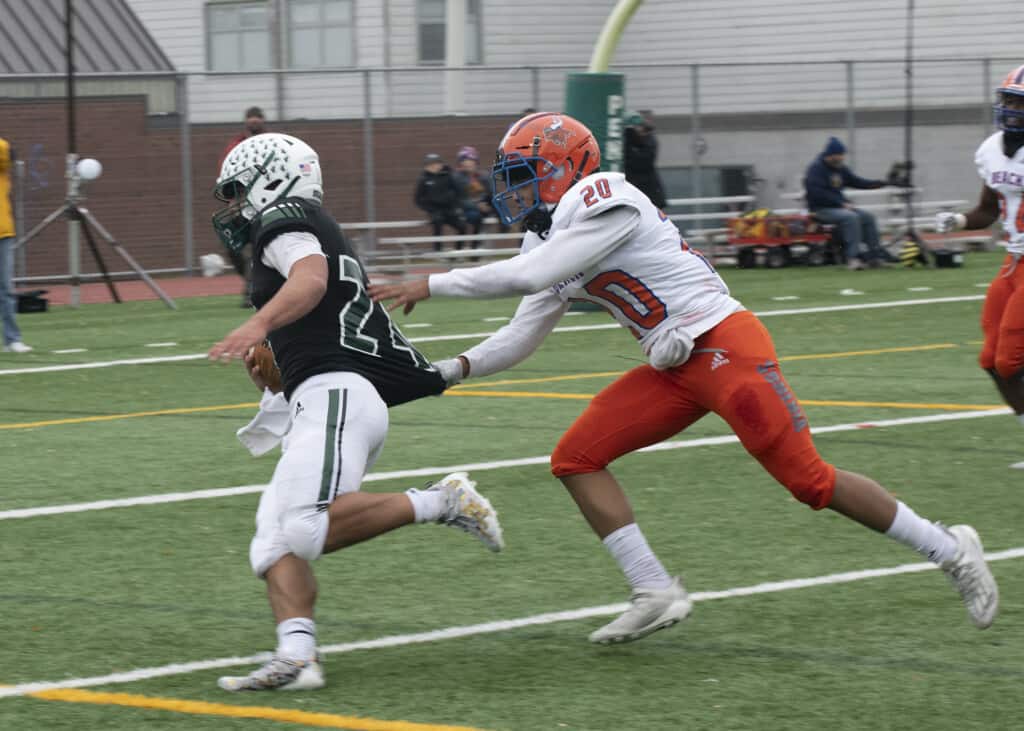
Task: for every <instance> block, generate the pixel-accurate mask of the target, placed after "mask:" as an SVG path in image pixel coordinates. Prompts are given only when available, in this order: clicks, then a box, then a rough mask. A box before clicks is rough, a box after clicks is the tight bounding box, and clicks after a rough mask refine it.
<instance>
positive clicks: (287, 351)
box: [251, 198, 445, 406]
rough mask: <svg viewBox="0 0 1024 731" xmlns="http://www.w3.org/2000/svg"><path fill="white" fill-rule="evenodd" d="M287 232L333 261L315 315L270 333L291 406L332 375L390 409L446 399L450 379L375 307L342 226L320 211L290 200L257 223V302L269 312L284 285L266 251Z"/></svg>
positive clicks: (264, 213)
mask: <svg viewBox="0 0 1024 731" xmlns="http://www.w3.org/2000/svg"><path fill="white" fill-rule="evenodd" d="M286 231H307V232H309V233H312V234H313V235H314V236H316V238H317V240H318V241H319V242H320V248H321V249H322V250H323V252H324V255H325V256H326V257H327V269H328V279H327V292H326V293H325V294H324V296H323V298H322V299H321V300H320V302H318V303H317V305H316V307H314V308H313V309H312V310H311V311H310V312H309V313H307V314H306V315H304V316H303V317H300V318H299V319H298V320H296V321H295V322H293V323H291V324H289V325H285V326H284V327H281V328H278V329H277V330H274V331H273V332H271V333H270V337H269V340H270V346H271V348H272V349H273V351H274V360H276V361H277V365H278V367H279V368H280V369H281V377H282V381H283V383H284V392H285V396H286V397H287V398H291V394H292V393H293V392H294V391H295V389H296V388H298V386H299V384H301V383H302V382H303V381H304V380H306V379H307V378H309V377H310V376H315V375H317V374H320V373H330V372H332V371H346V372H351V373H358V374H359V375H361V376H363V377H364V378H366V380H368V381H369V382H370V383H372V384H373V386H374V387H375V388H376V389H377V392H378V393H379V394H380V397H381V398H382V399H383V400H384V402H385V403H386V404H387V405H388V406H395V405H397V404H401V403H405V402H406V401H412V400H413V399H418V398H422V397H423V396H431V395H436V394H439V393H441V392H442V391H443V390H444V388H445V382H444V379H443V378H442V377H441V374H440V373H438V372H437V370H436V369H435V368H434V367H433V365H432V364H431V363H430V361H428V360H427V359H426V358H425V357H424V356H423V355H422V354H421V353H420V352H419V351H417V350H416V348H414V347H413V346H412V345H411V344H410V343H409V341H408V340H406V339H405V337H404V336H403V335H402V333H401V332H400V331H399V329H398V328H397V327H396V326H395V324H394V323H393V322H392V321H391V317H390V316H389V315H388V313H387V310H385V309H384V307H383V306H382V305H380V304H379V303H374V302H372V301H371V300H370V298H369V296H368V295H367V293H366V284H367V280H366V275H365V274H364V272H363V268H362V265H361V264H360V263H359V259H358V257H357V256H356V253H355V251H353V249H352V247H351V246H350V245H349V243H348V242H347V241H346V240H345V238H344V236H342V234H341V230H340V229H339V228H338V224H337V222H336V221H335V220H334V219H333V218H331V217H330V216H329V215H328V214H327V213H326V212H324V210H323V209H322V208H320V207H319V206H315V205H313V204H311V203H308V202H306V201H304V200H301V199H297V198H290V199H285V200H284V201H283V202H281V203H278V204H276V205H274V206H272V207H270V208H268V209H267V210H265V211H262V212H261V213H260V215H259V218H258V219H257V220H256V221H254V226H253V230H252V235H251V241H252V245H253V262H252V267H253V268H252V301H253V304H254V305H256V307H263V306H264V305H265V304H266V303H267V302H268V301H269V300H270V299H271V298H272V297H273V296H274V295H275V294H277V291H278V290H279V289H281V287H282V286H283V285H284V283H285V278H284V277H283V276H282V275H281V274H280V273H279V272H278V271H277V270H276V269H274V268H272V267H268V266H267V265H266V264H264V263H263V261H262V257H263V249H264V247H266V246H267V245H268V244H269V243H270V242H271V241H272V240H273V239H274V237H276V236H278V235H279V234H282V233H284V232H286Z"/></svg>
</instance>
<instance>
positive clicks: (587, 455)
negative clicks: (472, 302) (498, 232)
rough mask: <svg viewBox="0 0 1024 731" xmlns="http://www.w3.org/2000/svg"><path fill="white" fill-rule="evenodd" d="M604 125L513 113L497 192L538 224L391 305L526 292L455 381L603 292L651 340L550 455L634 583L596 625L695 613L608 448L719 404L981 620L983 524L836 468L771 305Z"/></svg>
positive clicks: (517, 351)
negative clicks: (626, 166)
mask: <svg viewBox="0 0 1024 731" xmlns="http://www.w3.org/2000/svg"><path fill="white" fill-rule="evenodd" d="M599 164H600V151H599V149H598V147H597V144H596V142H595V141H594V138H593V136H592V135H591V133H590V131H589V130H588V129H587V128H586V127H585V126H584V125H583V124H581V123H580V122H579V121H577V120H575V119H573V118H571V117H568V116H566V115H563V114H555V113H537V114H531V115H528V116H526V117H524V118H522V119H521V120H519V121H518V122H516V123H515V124H514V125H512V127H511V128H510V129H509V131H508V132H507V133H506V134H505V137H504V138H503V139H502V141H501V144H500V145H499V147H498V156H497V162H496V164H495V167H494V170H493V176H494V180H495V196H494V204H495V208H496V210H498V212H499V213H500V215H501V217H502V219H503V220H504V221H505V222H506V223H508V224H513V223H515V222H517V221H523V222H524V223H525V224H526V226H527V228H528V229H529V233H527V234H526V236H525V237H524V240H523V245H522V251H521V253H520V254H519V255H518V256H516V257H514V258H511V259H507V260H504V261H499V262H495V263H492V264H487V265H486V266H480V267H474V268H470V269H457V270H454V271H450V272H447V273H444V274H432V275H430V277H429V278H425V279H417V280H409V281H406V282H401V283H397V284H379V285H373V286H371V288H370V295H371V296H372V297H373V298H374V299H376V300H378V301H380V300H393V301H394V302H393V304H392V309H394V308H396V307H399V306H404V307H405V311H406V312H408V311H409V310H410V309H411V308H412V307H413V305H414V304H415V303H416V302H417V301H419V300H423V299H426V298H427V297H429V296H431V295H432V294H437V295H445V296H456V297H499V296H503V295H509V294H523V295H526V296H525V297H524V298H523V300H522V302H521V304H520V305H519V308H518V309H517V311H516V314H515V317H514V318H513V319H512V320H511V322H509V323H508V324H507V325H506V326H505V327H503V328H502V329H501V330H499V331H498V332H497V333H495V334H494V335H492V336H491V337H490V338H488V339H487V340H485V341H484V342H482V343H480V344H479V345H476V346H475V347H473V348H470V349H469V350H467V351H466V352H464V353H463V354H461V355H460V356H458V357H457V358H453V359H451V360H447V361H440V362H439V363H436V364H435V365H437V366H438V368H439V369H440V370H441V372H442V374H443V375H444V376H445V378H446V379H447V380H448V382H449V383H456V382H458V381H460V380H462V379H463V378H466V377H469V376H475V377H482V376H487V375H490V374H492V373H496V372H498V371H500V370H503V369H505V368H508V367H510V366H513V365H515V364H516V363H519V362H520V361H522V360H523V359H524V358H526V357H527V356H529V355H530V354H531V353H532V352H533V351H534V350H536V348H537V347H538V346H539V345H540V343H541V341H542V340H543V339H544V338H545V337H546V336H547V334H548V333H550V332H551V330H552V329H553V328H554V326H555V324H556V323H557V322H558V321H559V319H560V318H561V317H562V315H563V314H564V313H565V312H566V310H567V309H568V308H569V305H570V302H571V300H576V299H582V300H588V301H590V302H594V303H597V304H600V305H602V306H603V307H605V308H606V309H607V310H608V311H609V312H610V313H611V314H612V315H613V316H614V317H615V319H616V320H618V322H619V323H620V324H622V325H623V326H624V327H626V328H627V329H629V330H630V331H631V332H632V333H633V334H634V335H635V336H636V337H637V339H638V340H639V342H640V346H641V348H642V349H643V351H644V354H645V355H646V357H647V359H648V361H649V364H648V365H643V366H641V367H639V368H634V369H633V370H631V371H629V372H627V373H625V374H624V375H623V376H621V377H620V378H619V379H618V380H616V381H615V382H614V383H612V384H611V385H610V386H608V387H607V388H605V389H604V390H602V391H601V393H599V394H598V395H597V396H595V397H594V399H593V401H591V403H590V404H589V405H588V407H587V408H586V410H585V411H584V412H583V414H582V415H581V416H580V417H579V418H578V419H577V420H576V422H575V423H574V424H573V425H572V426H571V427H570V428H569V430H568V431H567V432H566V433H565V435H564V436H563V437H562V439H561V440H560V441H559V443H558V445H557V447H556V448H555V450H554V452H553V453H552V455H551V465H552V472H553V473H554V474H555V475H556V476H557V477H559V478H560V479H561V480H562V482H563V484H564V485H565V487H566V488H567V489H568V491H569V493H570V494H571V495H572V497H573V499H574V500H575V501H576V503H577V505H578V506H579V508H580V510H581V511H582V513H583V515H584V517H585V518H586V520H587V522H588V523H589V524H590V526H591V528H592V529H593V530H594V532H595V533H596V534H597V535H598V537H600V538H601V539H602V541H603V542H604V544H605V546H606V547H607V548H608V550H609V551H610V552H611V554H612V555H613V556H614V557H615V559H616V560H617V562H618V563H619V566H620V568H621V569H622V571H623V573H624V574H625V576H626V579H627V581H628V582H629V584H630V586H631V588H632V597H631V603H630V607H629V609H628V610H627V611H626V612H625V613H624V614H623V615H621V616H620V617H618V618H617V619H615V620H614V621H613V622H611V623H610V624H608V625H606V626H604V627H602V628H600V629H598V630H596V631H595V632H594V633H592V634H591V635H590V639H591V641H593V642H599V643H611V642H627V641H630V640H635V639H639V638H641V637H643V636H645V635H647V634H650V633H651V632H654V631H655V630H658V629H661V628H663V627H668V626H670V625H672V624H674V623H676V622H678V621H679V620H681V619H684V618H685V617H686V616H687V615H688V614H689V612H690V608H691V602H690V599H689V597H688V595H687V593H686V590H685V589H684V588H683V586H682V585H681V583H680V582H679V579H678V578H673V577H672V576H670V575H669V573H668V572H667V571H666V570H665V568H664V567H663V566H662V564H661V562H660V561H659V560H658V558H657V556H655V554H654V553H653V551H652V550H651V549H650V547H649V546H648V544H647V541H646V540H645V539H644V536H643V534H642V533H641V531H640V529H639V527H638V526H637V525H636V522H635V520H634V517H633V513H632V509H631V507H630V504H629V501H628V500H627V498H626V496H625V494H624V492H623V491H622V488H621V487H620V486H619V484H618V482H617V481H616V480H615V478H614V477H613V476H612V474H611V472H609V471H608V469H607V467H608V464H609V463H611V462H612V461H613V460H615V459H616V458H618V457H620V456H622V455H623V454H626V453H628V452H632V451H635V450H637V449H640V448H642V447H645V446H647V445H650V444H654V443H656V442H660V441H662V440H664V439H667V438H668V437H671V436H672V435H674V434H676V433H678V432H680V431H682V430H683V429H685V428H686V427H687V426H689V425H690V424H692V423H694V422H695V421H697V420H698V419H700V418H701V417H702V416H704V415H705V414H707V413H708V412H709V411H713V412H715V413H716V414H718V415H719V416H721V417H722V418H723V419H725V421H726V422H728V424H729V425H730V427H731V428H732V429H733V431H734V432H735V433H736V435H737V436H738V437H739V439H740V441H741V442H742V444H743V446H744V447H745V448H746V449H747V451H748V452H750V454H752V455H753V456H754V457H755V458H756V459H757V460H758V461H759V462H760V463H761V464H762V465H763V466H764V467H765V469H767V470H768V472H769V473H771V475H772V476H773V477H774V478H775V479H776V480H778V481H779V482H780V483H782V484H783V485H784V486H785V487H786V488H788V489H789V490H790V492H791V493H792V494H793V495H794V496H795V497H796V498H797V499H798V500H800V501H801V502H804V503H806V504H808V505H810V506H811V507H812V508H815V509H821V508H826V507H827V508H831V509H832V510H835V511H837V512H839V513H841V514H842V515H845V516H847V517H849V518H852V519H853V520H855V521H857V522H859V523H861V524H863V525H865V526H867V527H869V528H873V529H875V530H877V531H879V532H882V533H886V534H888V535H889V536H891V537H892V538H894V539H896V540H897V541H899V542H901V543H903V544H905V545H907V546H909V547H911V548H914V549H916V550H917V551H918V552H920V553H921V554H922V555H924V556H926V557H927V558H929V559H930V560H932V561H934V562H935V563H936V564H938V565H940V566H941V567H942V568H943V569H944V570H945V571H946V573H947V575H948V576H949V578H950V579H951V580H952V582H953V584H954V585H955V586H956V588H957V590H958V591H959V592H960V595H961V597H962V598H963V600H964V603H965V604H966V606H967V610H968V613H969V615H970V618H971V620H972V621H973V622H974V623H975V624H976V625H977V626H978V627H981V628H985V627H987V626H989V625H990V624H991V623H992V620H993V619H994V617H995V615H996V611H997V608H998V589H997V586H996V583H995V580H994V578H993V577H992V574H991V572H990V571H989V569H988V566H987V565H986V563H985V559H984V556H983V554H982V547H981V542H980V540H979V539H978V535H977V533H976V532H975V531H974V530H973V529H972V528H971V527H970V526H966V525H958V526H953V527H952V528H949V529H946V528H945V527H943V526H941V525H939V524H937V523H932V522H930V521H928V520H925V519H924V518H921V517H919V516H918V515H917V514H916V513H914V511H913V510H911V509H910V508H908V507H907V506H906V505H904V504H903V503H902V502H900V501H898V500H896V499H895V498H894V497H893V496H891V495H890V494H889V493H888V492H887V491H886V490H885V489H884V488H882V487H881V486H880V485H879V484H878V483H876V482H875V481H874V480H871V479H870V478H868V477H864V476H862V475H859V474H856V473H853V472H847V471H844V470H839V469H836V468H835V467H833V466H832V465H830V464H828V463H827V462H825V461H824V460H823V459H822V458H821V457H820V456H819V455H818V452H817V450H816V449H815V447H814V444H813V442H812V440H811V436H810V427H809V425H808V422H807V417H806V416H805V415H804V413H803V410H802V409H801V408H800V404H799V402H798V401H797V399H796V396H795V395H794V394H793V392H792V390H790V388H789V385H788V384H787V383H786V381H785V379H784V378H783V376H782V373H781V371H780V370H779V365H778V357H777V356H776V354H775V348H774V345H773V343H772V341H771V338H770V337H769V335H768V332H767V331H766V330H765V329H764V327H763V326H762V325H761V323H760V321H758V319H757V318H756V317H755V316H754V315H753V313H751V312H749V311H747V310H746V309H745V308H744V307H743V306H742V305H741V304H740V303H739V302H738V301H737V300H735V299H733V297H731V296H730V294H729V289H728V287H726V285H725V282H723V281H722V279H721V277H719V276H718V274H717V272H716V271H715V270H714V269H713V268H712V267H711V265H710V264H709V263H708V262H707V260H705V259H704V257H703V256H701V255H700V254H699V253H698V252H696V251H694V250H693V249H691V248H690V247H689V246H688V245H687V244H686V242H685V241H683V240H682V238H681V236H680V234H679V231H678V229H676V227H675V225H674V224H673V223H672V222H671V221H669V220H668V218H667V217H666V216H665V215H664V214H663V213H662V212H661V211H659V210H658V209H657V208H656V207H655V206H654V205H653V204H652V203H651V202H650V200H649V199H648V198H647V197H646V196H644V195H643V194H642V193H641V192H640V191H639V190H637V189H636V188H635V187H634V186H632V185H630V184H629V183H628V182H626V180H625V178H624V176H623V175H621V174H619V173H602V172H600V169H599Z"/></svg>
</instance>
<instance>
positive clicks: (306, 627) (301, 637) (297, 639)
mask: <svg viewBox="0 0 1024 731" xmlns="http://www.w3.org/2000/svg"><path fill="white" fill-rule="evenodd" d="M276 654H277V655H279V656H280V657H286V658H288V659H289V660H312V659H313V658H315V657H316V624H314V623H313V620H312V619H307V618H306V617H293V618H292V619H286V620H284V621H283V622H281V624H279V625H277V653H276Z"/></svg>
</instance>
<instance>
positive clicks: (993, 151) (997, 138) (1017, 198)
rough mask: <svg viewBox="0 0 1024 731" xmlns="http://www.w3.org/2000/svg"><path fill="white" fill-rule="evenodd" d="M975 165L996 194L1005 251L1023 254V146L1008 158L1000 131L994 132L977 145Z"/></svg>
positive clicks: (983, 179) (986, 183)
mask: <svg viewBox="0 0 1024 731" xmlns="http://www.w3.org/2000/svg"><path fill="white" fill-rule="evenodd" d="M974 164H975V165H976V166H977V168H978V175H980V176H981V179H982V181H984V183H985V185H987V186H988V187H989V188H991V189H992V190H994V191H995V192H996V195H998V196H999V216H1000V218H1001V219H1002V221H1003V230H1004V231H1006V233H1007V235H1009V237H1010V240H1009V243H1008V245H1007V250H1008V251H1010V252H1011V253H1013V254H1024V206H1022V205H1021V198H1022V193H1024V147H1022V148H1021V149H1019V150H1017V153H1016V154H1015V155H1014V156H1013V157H1007V156H1006V155H1005V154H1004V153H1003V133H1002V132H996V133H995V134H993V135H991V136H990V137H989V138H988V139H986V140H985V141H984V142H982V143H981V146H979V147H978V151H977V152H976V153H974Z"/></svg>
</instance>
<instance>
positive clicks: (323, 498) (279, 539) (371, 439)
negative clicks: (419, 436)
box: [249, 372, 388, 577]
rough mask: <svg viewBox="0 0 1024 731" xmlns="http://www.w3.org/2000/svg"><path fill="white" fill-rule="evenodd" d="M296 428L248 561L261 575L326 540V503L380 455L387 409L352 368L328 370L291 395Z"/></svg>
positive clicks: (266, 495)
mask: <svg viewBox="0 0 1024 731" xmlns="http://www.w3.org/2000/svg"><path fill="white" fill-rule="evenodd" d="M289 405H290V407H291V418H292V427H291V430H290V431H289V432H288V434H287V435H286V436H285V438H284V440H283V441H282V443H281V451H282V454H281V459H280V460H279V461H278V463H277V467H276V468H275V469H274V476H273V478H272V479H271V481H270V484H269V485H268V486H267V489H266V490H264V492H263V496H262V497H261V498H260V506H259V509H258V510H257V511H256V535H255V536H254V537H253V539H252V544H251V545H250V547H249V560H250V562H251V564H252V569H253V571H254V572H255V573H256V575H257V576H260V577H262V576H263V575H264V574H265V573H266V572H267V570H268V569H269V568H270V567H271V566H273V565H274V564H275V563H277V562H278V561H279V560H280V559H281V558H282V557H284V556H285V555H286V554H288V553H294V554H295V555H296V556H298V557H300V558H304V559H306V560H307V561H312V560H314V559H316V558H318V557H319V556H320V554H321V553H322V552H323V548H324V541H325V540H326V539H327V523H328V518H327V506H328V505H330V504H331V502H333V501H334V499H335V498H336V497H337V496H338V495H341V494H342V493H346V492H355V491H356V490H358V489H359V485H360V483H361V482H362V481H363V476H364V475H365V474H366V471H367V470H368V469H370V467H372V466H373V463H374V462H375V461H376V460H377V457H378V455H380V452H381V449H382V448H383V446H384V438H385V437H386V436H387V431H388V409H387V406H386V405H385V403H384V401H383V400H382V399H381V397H380V395H379V394H378V393H377V389H375V388H374V387H373V385H372V384H371V383H370V382H369V381H367V380H366V379H365V378H363V377H362V376H360V375H357V374H355V373H347V372H345V373H342V372H335V373H323V374H320V375H317V376H313V377H312V378H309V379H307V380H306V381H304V382H303V383H302V384H301V385H300V386H299V387H298V389H296V391H295V393H293V394H292V397H291V399H290V402H289Z"/></svg>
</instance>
